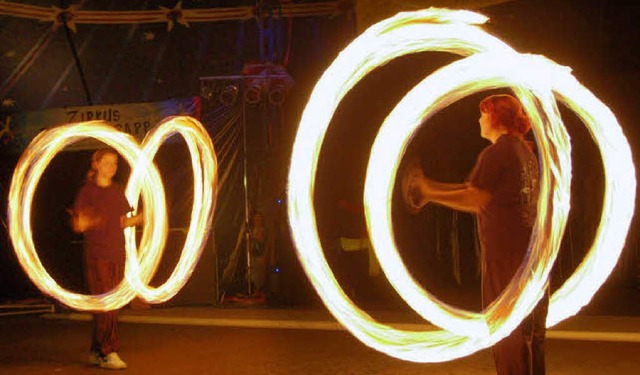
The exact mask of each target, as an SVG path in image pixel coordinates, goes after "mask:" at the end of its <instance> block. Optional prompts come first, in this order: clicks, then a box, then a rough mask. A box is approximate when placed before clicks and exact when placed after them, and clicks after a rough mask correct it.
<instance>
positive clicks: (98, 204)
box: [72, 148, 143, 370]
mask: <svg viewBox="0 0 640 375" xmlns="http://www.w3.org/2000/svg"><path fill="white" fill-rule="evenodd" d="M117 169H118V154H117V152H116V151H115V150H113V149H110V148H101V149H98V150H97V151H95V152H94V153H93V156H92V160H91V169H90V170H89V172H88V173H87V181H86V183H85V184H84V185H83V186H82V188H81V189H80V191H79V192H78V195H77V197H76V200H75V204H74V208H73V211H72V226H73V230H74V231H76V232H78V233H83V235H84V265H85V277H86V281H87V285H88V287H89V291H90V293H91V294H94V295H95V294H103V293H106V292H108V291H110V290H112V289H114V288H115V287H116V286H117V285H118V283H120V281H122V279H123V275H124V262H125V248H124V244H125V240H124V231H123V229H124V228H126V227H129V226H134V225H139V224H141V223H142V220H143V217H142V214H141V213H138V214H137V215H135V216H131V217H127V216H126V214H127V213H128V212H130V211H132V208H131V205H130V204H129V202H128V201H127V198H126V197H125V194H124V189H123V187H122V186H121V185H120V184H118V183H116V182H114V181H113V176H114V175H115V174H116V171H117ZM117 319H118V312H117V310H114V311H107V312H101V313H94V314H93V338H92V341H91V354H90V357H89V361H90V363H91V364H93V365H98V366H100V367H102V368H106V369H113V370H118V369H124V368H126V367H127V364H126V363H125V362H124V361H123V360H122V359H121V358H120V356H119V355H118V353H117V351H118V345H119V343H118V327H117Z"/></svg>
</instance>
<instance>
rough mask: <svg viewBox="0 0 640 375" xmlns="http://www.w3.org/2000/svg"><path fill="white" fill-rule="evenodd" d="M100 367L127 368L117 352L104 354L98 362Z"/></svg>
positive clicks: (110, 368) (111, 368)
mask: <svg viewBox="0 0 640 375" xmlns="http://www.w3.org/2000/svg"><path fill="white" fill-rule="evenodd" d="M100 367H102V368H106V369H109V370H123V369H125V368H127V364H126V363H125V362H124V361H123V360H122V359H121V358H120V356H119V355H118V353H116V352H111V353H109V354H107V355H106V356H104V358H103V359H102V362H100Z"/></svg>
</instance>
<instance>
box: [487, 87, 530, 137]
mask: <svg viewBox="0 0 640 375" xmlns="http://www.w3.org/2000/svg"><path fill="white" fill-rule="evenodd" d="M480 111H482V112H483V113H488V114H489V116H490V118H491V122H492V124H491V125H493V126H494V127H502V128H505V129H506V130H507V132H508V133H509V134H513V135H517V136H519V137H524V136H525V135H526V134H527V133H528V132H529V130H530V129H531V121H529V118H528V117H527V115H526V113H524V110H523V109H522V105H521V104H520V101H518V99H516V98H514V97H513V96H511V95H506V94H501V95H491V96H488V97H486V98H484V99H483V100H482V101H481V102H480Z"/></svg>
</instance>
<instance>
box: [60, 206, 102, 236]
mask: <svg viewBox="0 0 640 375" xmlns="http://www.w3.org/2000/svg"><path fill="white" fill-rule="evenodd" d="M67 212H69V214H70V215H71V225H72V227H73V230H74V231H76V232H79V233H83V232H86V231H87V230H89V229H93V228H96V227H98V226H99V225H101V224H102V218H101V217H100V216H98V215H96V214H95V213H94V212H93V210H84V211H73V210H71V209H68V210H67Z"/></svg>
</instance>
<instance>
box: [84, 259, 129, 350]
mask: <svg viewBox="0 0 640 375" xmlns="http://www.w3.org/2000/svg"><path fill="white" fill-rule="evenodd" d="M84 269H85V276H86V280H87V285H88V287H89V292H90V293H91V294H102V293H106V292H108V291H110V290H112V289H113V288H115V287H116V286H117V285H118V284H119V283H120V281H122V278H123V274H124V266H123V264H122V263H121V262H113V261H109V260H104V259H97V258H94V257H90V256H86V257H85V267H84ZM91 351H92V352H98V353H101V354H102V355H107V354H109V353H111V352H117V351H118V311H117V310H113V311H107V312H100V313H94V314H93V337H92V339H91Z"/></svg>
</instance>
